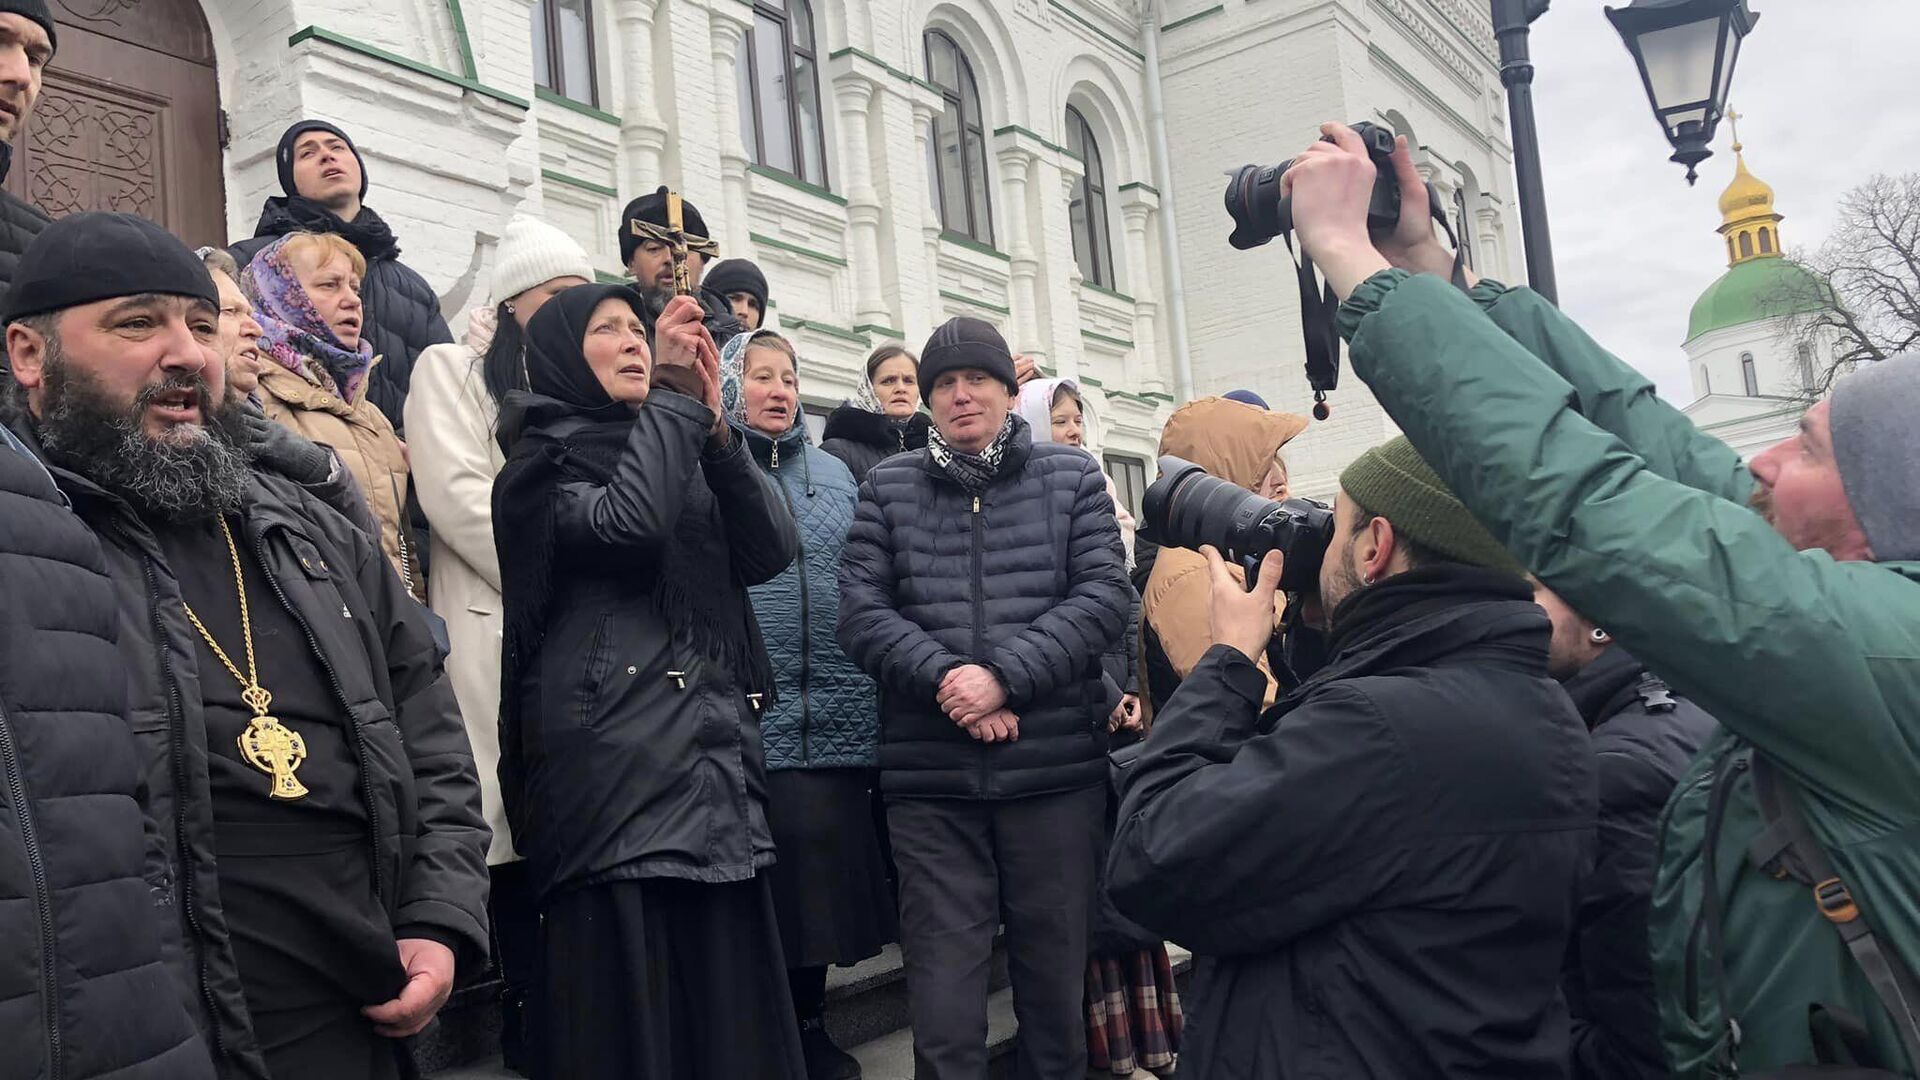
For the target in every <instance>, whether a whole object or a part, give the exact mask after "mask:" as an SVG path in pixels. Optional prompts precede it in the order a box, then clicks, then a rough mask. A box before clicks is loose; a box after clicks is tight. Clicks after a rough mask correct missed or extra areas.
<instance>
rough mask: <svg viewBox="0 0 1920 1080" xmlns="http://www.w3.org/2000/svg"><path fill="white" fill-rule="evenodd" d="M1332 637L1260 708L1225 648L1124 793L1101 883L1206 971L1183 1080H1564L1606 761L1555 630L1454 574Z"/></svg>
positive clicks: (1405, 582)
mask: <svg viewBox="0 0 1920 1080" xmlns="http://www.w3.org/2000/svg"><path fill="white" fill-rule="evenodd" d="M1335 624H1336V627H1337V629H1336V634H1335V650H1336V651H1335V653H1334V655H1333V657H1332V659H1331V660H1330V661H1329V662H1328V664H1327V666H1326V667H1324V668H1322V669H1321V670H1320V671H1319V673H1318V674H1316V675H1315V676H1314V677H1313V678H1311V679H1309V680H1307V681H1306V682H1305V683H1303V684H1302V685H1301V686H1299V687H1298V688H1297V689H1295V690H1293V691H1292V692H1290V693H1288V694H1287V695H1286V696H1285V697H1283V698H1282V699H1281V700H1280V702H1279V703H1278V704H1276V705H1275V706H1274V707H1273V708H1272V709H1270V710H1268V712H1267V713H1266V715H1264V716H1261V715H1259V709H1260V701H1261V698H1262V695H1263V693H1264V690H1265V685H1266V680H1265V678H1264V677H1263V676H1262V675H1261V673H1260V670H1259V668H1257V667H1255V666H1254V665H1253V663H1252V662H1251V661H1250V660H1248V659H1247V658H1246V657H1245V656H1242V655H1241V654H1240V653H1238V652H1237V651H1235V650H1234V649H1233V648H1232V647H1231V646H1226V645H1215V646H1213V647H1212V648H1211V649H1210V650H1209V651H1208V652H1207V653H1206V655H1205V656H1204V658H1203V659H1202V660H1201V662H1200V665H1199V666H1198V667H1197V668H1195V669H1194V671H1193V672H1192V674H1190V675H1189V676H1188V677H1187V678H1186V680H1185V681H1183V682H1182V683H1181V684H1180V688H1179V690H1177V691H1176V692H1175V693H1174V695H1173V698H1172V700H1171V701H1170V702H1169V704H1168V708H1167V709H1166V711H1164V712H1163V713H1161V714H1160V716H1159V717H1158V718H1157V719H1156V720H1155V722H1154V726H1153V732H1152V734H1150V735H1149V736H1148V737H1147V743H1146V748H1145V749H1144V750H1143V751H1142V752H1141V755H1140V758H1139V760H1138V762H1137V763H1136V764H1135V765H1134V766H1133V768H1132V769H1131V770H1130V775H1129V776H1128V778H1127V780H1126V784H1125V791H1124V798H1123V799H1122V802H1121V808H1120V824H1119V828H1118V830H1117V831H1116V834H1115V837H1114V842H1113V849H1112V853H1111V855H1110V857H1109V860H1108V873H1109V890H1110V892H1111V894H1112V896H1113V899H1114V901H1115V903H1116V905H1117V906H1118V907H1119V909H1120V911H1121V912H1122V913H1123V914H1125V915H1127V916H1128V917H1130V918H1133V919H1135V920H1138V921H1139V922H1140V923H1141V925H1143V926H1145V927H1147V928H1149V929H1152V930H1154V931H1157V932H1159V933H1161V934H1164V935H1166V936H1167V937H1169V938H1171V939H1172V940H1174V941H1177V942H1180V943H1181V944H1183V945H1186V946H1187V947H1189V948H1191V949H1192V950H1193V951H1194V952H1196V953H1199V954H1201V955H1202V956H1203V960H1202V962H1201V963H1200V964H1199V965H1198V966H1197V967H1196V975H1195V979H1194V993H1193V1002H1192V1005H1191V1007H1190V1008H1189V1010H1188V1015H1189V1016H1190V1017H1192V1018H1193V1020H1192V1022H1191V1023H1190V1025H1189V1027H1188V1028H1187V1045H1186V1048H1185V1052H1183V1053H1182V1054H1181V1056H1180V1075H1181V1076H1182V1077H1187V1078H1190V1080H1221V1078H1234V1080H1252V1078H1260V1080H1266V1078H1271V1077H1307V1076H1326V1077H1340V1078H1342V1080H1352V1078H1360V1077H1375V1078H1380V1080H1389V1078H1391V1080H1405V1078H1408V1077H1438V1076H1474V1077H1488V1078H1491V1077H1502V1078H1512V1080H1553V1078H1556V1077H1565V1076H1567V1075H1568V1065H1567V1061H1568V1023H1567V1010H1566V1005H1565V1003H1564V1002H1563V1001H1562V1000H1561V997H1560V969H1561V962H1562V959H1563V957H1564V955H1565V951H1566V943H1567V937H1568V935H1569V934H1570V933H1571V932H1572V930H1573V925H1574V914H1575V908H1576V905H1577V903H1578V896H1579V892H1580V888H1581V885H1582V883H1583V880H1584V878H1585V877H1586V874H1587V869H1588V866H1589V864H1590V862H1591V860H1592V857H1593V844H1594V765H1593V754H1592V751H1591V749H1590V748H1589V746H1588V741H1587V733H1586V726H1585V725H1584V724H1582V723H1581V722H1580V718H1579V716H1578V715H1576V714H1575V712H1574V709H1573V705H1572V703H1570V702H1569V701H1568V700H1567V697H1566V694H1565V693H1564V692H1562V691H1561V689H1560V687H1559V685H1558V684H1556V683H1555V682H1553V680H1551V679H1549V678H1548V677H1547V638H1548V632H1549V631H1548V625H1547V618H1546V615H1545V613H1543V612H1542V611H1541V610H1540V608H1539V607H1538V606H1536V605H1535V604H1534V603H1533V601H1532V598H1531V593H1530V592H1529V590H1528V589H1527V587H1526V585H1525V583H1524V582H1521V581H1520V580H1519V579H1517V578H1514V577H1511V576H1508V575H1501V574H1497V573H1496V572H1494V571H1487V570H1476V569H1471V568H1467V567H1457V566H1449V565H1446V564H1442V565H1439V566H1435V567H1432V568H1428V569H1422V570H1415V571H1412V572H1410V573H1407V574H1401V575H1397V576H1395V577H1392V578H1388V579H1387V580H1386V581H1384V582H1382V583H1380V584H1379V585H1376V586H1374V587H1372V588H1370V589H1367V590H1365V591H1364V592H1362V593H1360V594H1359V595H1358V597H1357V598H1356V599H1354V600H1353V601H1350V602H1349V604H1348V605H1342V608H1341V609H1340V610H1338V611H1337V612H1336V617H1335Z"/></svg>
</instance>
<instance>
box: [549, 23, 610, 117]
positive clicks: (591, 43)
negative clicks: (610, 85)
mask: <svg viewBox="0 0 1920 1080" xmlns="http://www.w3.org/2000/svg"><path fill="white" fill-rule="evenodd" d="M581 6H582V7H583V8H584V9H585V10H586V13H587V19H586V23H587V70H586V82H587V95H586V96H585V97H580V96H578V95H576V94H574V93H572V92H570V90H569V89H568V88H569V87H570V86H571V85H572V82H573V80H572V79H571V78H569V77H568V75H569V72H568V70H567V65H566V46H565V45H564V43H563V42H562V41H561V36H560V7H559V3H558V0H534V11H533V17H534V18H536V19H539V20H540V26H541V29H543V30H544V31H545V37H546V43H547V50H546V51H547V75H548V76H549V77H550V81H552V82H555V83H559V84H560V85H558V86H548V85H547V84H546V83H542V82H541V81H540V80H539V77H538V75H537V74H536V76H535V78H534V85H535V86H538V87H540V88H542V89H544V90H549V91H552V92H553V93H556V94H559V95H560V96H561V97H563V98H566V99H567V100H568V101H575V102H579V103H580V104H582V105H585V106H586V107H588V108H590V109H597V108H599V107H600V35H599V31H598V29H597V28H596V27H595V26H594V25H593V24H594V21H595V20H594V17H593V16H594V11H593V0H581Z"/></svg>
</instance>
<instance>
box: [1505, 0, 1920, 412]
mask: <svg viewBox="0 0 1920 1080" xmlns="http://www.w3.org/2000/svg"><path fill="white" fill-rule="evenodd" d="M1614 2H1615V4H1616V6H1618V5H1619V4H1622V3H1624V2H1625V0H1614ZM1748 7H1749V8H1750V9H1751V10H1753V11H1755V12H1757V13H1759V15H1760V16H1761V18H1760V21H1759V22H1758V23H1757V24H1756V25H1755V27H1754V30H1753V33H1752V34H1751V35H1749V36H1748V37H1747V39H1746V44H1745V47H1744V48H1743V49H1742V51H1741V54H1740V65H1739V68H1738V70H1737V71H1736V72H1735V73H1734V80H1733V93H1732V97H1731V104H1732V106H1733V108H1734V109H1735V110H1737V111H1738V112H1739V113H1740V115H1741V117H1742V119H1741V121H1740V137H1741V139H1742V141H1743V142H1744V143H1745V144H1746V148H1747V166H1748V168H1750V169H1751V170H1752V171H1753V173H1754V175H1756V176H1758V177H1759V178H1760V179H1762V180H1765V181H1766V182H1767V183H1769V184H1771V185H1773V188H1774V193H1775V198H1776V209H1777V210H1778V211H1779V212H1780V213H1782V214H1784V215H1786V221H1785V222H1784V223H1783V224H1782V225H1781V235H1782V237H1783V238H1784V240H1785V242H1786V245H1787V248H1788V250H1789V251H1792V250H1793V249H1795V248H1799V247H1813V246H1817V245H1818V243H1819V242H1820V241H1821V239H1823V238H1824V237H1825V236H1826V234H1827V231H1828V230H1829V229H1830V228H1831V227H1832V221H1833V211H1834V204H1835V203H1836V201H1837V200H1838V199H1839V197H1840V196H1841V195H1842V194H1843V193H1845V192H1846V191H1847V189H1849V188H1851V187H1853V186H1855V185H1857V184H1859V183H1860V182H1862V181H1864V180H1866V179H1867V178H1868V177H1870V176H1871V175H1873V174H1874V173H1876V172H1886V173H1899V172H1913V171H1920V103H1917V100H1916V99H1917V98H1920V89H1917V87H1916V80H1915V77H1914V73H1915V71H1916V70H1917V69H1920V68H1917V66H1916V65H1920V60H1916V52H1917V51H1920V2H1916V0H1748ZM1601 8H1602V0H1556V2H1555V3H1554V4H1553V7H1552V9H1551V10H1550V11H1548V12H1547V14H1546V15H1544V16H1543V17H1542V18H1541V19H1540V21H1539V22H1536V23H1535V24H1534V28H1533V43H1532V44H1533V59H1534V66H1535V70H1536V75H1535V82H1534V86H1535V98H1536V116H1537V118H1538V122H1539V126H1540V140H1541V144H1542V149H1541V157H1542V159H1543V160H1542V167H1543V172H1544V173H1545V177H1546V195H1547V212H1548V215H1549V217H1550V219H1551V223H1552V234H1553V247H1554V265H1555V267H1556V268H1557V269H1558V271H1559V282H1560V299H1561V303H1562V305H1563V306H1564V307H1565V308H1566V310H1567V311H1568V313H1570V314H1571V315H1573V317H1574V318H1576V319H1578V320H1579V321H1580V323H1581V324H1582V325H1584V326H1585V327H1586V328H1587V329H1588V331H1589V332H1591V333H1592V334H1593V335H1594V337H1596V338H1597V339H1599V340H1600V341H1601V342H1602V343H1603V344H1605V345H1607V346H1608V347H1609V348H1611V349H1612V350H1613V351H1614V352H1616V353H1618V354H1619V355H1620V356H1621V357H1622V358H1624V359H1626V360H1628V361H1629V362H1631V363H1633V364H1634V365H1635V366H1637V367H1639V368H1640V369H1641V370H1642V371H1644V372H1646V373H1647V374H1648V375H1650V376H1651V377H1653V378H1654V380H1655V381H1656V382H1657V383H1658V384H1659V386H1660V391H1661V393H1662V394H1664V395H1665V396H1667V397H1669V398H1672V399H1674V400H1675V401H1677V402H1681V403H1684V402H1686V401H1688V400H1690V399H1691V398H1692V385H1691V383H1690V381H1689V380H1688V378H1687V368H1686V354H1685V353H1684V352H1682V351H1681V348H1680V342H1681V339H1682V338H1684V337H1685V336H1686V328H1687V313H1688V311H1689V310H1690V309H1691V308H1692V306H1693V301H1694V300H1695V299H1697V298H1698V297H1699V296H1700V293H1701V292H1702V291H1703V290H1705V289H1706V287H1707V286H1708V285H1709V284H1711V283H1712V282H1713V280H1714V279H1715V278H1716V277H1718V276H1719V275H1720V274H1721V273H1723V272H1724V271H1725V270H1726V248H1725V247H1724V245H1723V242H1722V241H1721V239H1720V237H1719V236H1717V235H1715V233H1714V229H1715V228H1716V227H1718V226H1719V224H1720V214H1719V211H1718V209H1716V207H1715V204H1716V203H1717V202H1718V200H1719V197H1720V192H1721V191H1722V190H1724V189H1725V188H1726V186H1727V182H1728V181H1729V180H1731V179H1732V178H1733V168H1734V160H1733V154H1732V152H1731V150H1730V148H1729V144H1730V142H1731V140H1730V139H1729V137H1728V134H1727V126H1726V125H1725V124H1724V123H1723V124H1721V126H1720V132H1719V135H1718V137H1717V139H1716V142H1715V144H1714V155H1713V157H1711V158H1708V159H1707V160H1706V161H1705V162H1704V163H1702V164H1701V166H1700V182H1699V183H1698V184H1697V185H1696V186H1694V187H1692V188H1689V187H1687V182H1686V170H1684V169H1683V168H1681V167H1680V166H1679V165H1675V164H1673V163H1672V162H1669V161H1668V160H1667V155H1668V154H1670V153H1672V149H1671V147H1669V146H1668V145H1667V141H1666V138H1665V137H1664V136H1663V135H1662V134H1661V132H1660V128H1659V126H1658V125H1657V124H1655V123H1654V120H1653V113H1652V110H1651V109H1650V108H1649V107H1648V104H1647V98H1646V94H1645V92H1644V91H1643V90H1642V89H1641V86H1640V80H1639V76H1638V74H1637V73H1636V71H1635V69H1634V64H1633V59H1632V57H1631V56H1630V55H1629V54H1628V53H1627V50H1626V47H1625V45H1623V44H1622V42H1621V40H1620V36H1619V35H1618V34H1616V33H1615V32H1614V30H1613V26H1612V24H1610V23H1608V22H1607V19H1606V16H1605V15H1604V14H1603V13H1602V10H1601Z"/></svg>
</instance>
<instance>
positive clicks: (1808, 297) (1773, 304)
mask: <svg viewBox="0 0 1920 1080" xmlns="http://www.w3.org/2000/svg"><path fill="white" fill-rule="evenodd" d="M1820 292H1821V287H1820V284H1819V282H1818V280H1817V279H1815V278H1814V277H1813V275H1812V274H1810V273H1808V272H1807V270H1806V269H1805V268H1804V267H1802V266H1801V265H1800V264H1799V263H1796V262H1794V261H1793V260H1791V259H1787V258H1782V257H1778V256H1774V257H1763V258H1758V259H1752V260H1750V261H1748V262H1743V263H1740V264H1738V265H1736V266H1734V267H1733V268H1732V269H1730V270H1728V271H1727V272H1726V273H1724V274H1722V275H1720V279H1719V280H1718V281H1715V282H1714V283H1713V284H1711V285H1709V286H1707V291H1706V292H1703V293H1701V294H1700V299H1698V300H1696V301H1694V304H1693V313H1692V314H1691V315H1690V316H1689V317H1688V319H1687V340H1688V341H1692V340H1693V339H1695V338H1697V337H1700V336H1701V335H1703V334H1711V333H1713V332H1714V331H1715V330H1725V329H1727V328H1728V327H1732V326H1745V325H1747V324H1748V323H1756V322H1760V321H1762V320H1763V319H1771V318H1776V317H1779V316H1782V315H1802V314H1806V313H1808V312H1813V311H1820V310H1822V309H1823V308H1825V307H1827V304H1826V303H1823V302H1822V301H1821V300H1820V299H1819V298H1818V297H1819V294H1820Z"/></svg>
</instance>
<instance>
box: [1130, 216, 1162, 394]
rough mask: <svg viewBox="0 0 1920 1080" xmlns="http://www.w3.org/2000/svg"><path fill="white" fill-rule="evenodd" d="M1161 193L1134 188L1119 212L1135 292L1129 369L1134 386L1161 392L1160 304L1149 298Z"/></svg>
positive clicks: (1151, 292)
mask: <svg viewBox="0 0 1920 1080" xmlns="http://www.w3.org/2000/svg"><path fill="white" fill-rule="evenodd" d="M1159 207H1160V196H1158V195H1155V194H1153V193H1152V192H1150V191H1148V190H1147V189H1145V188H1134V189H1132V190H1130V191H1128V192H1126V193H1124V194H1123V195H1122V196H1121V203H1120V214H1121V218H1122V220H1123V221H1125V223H1126V230H1127V285H1128V288H1129V289H1130V291H1131V292H1132V294H1133V370H1132V371H1130V372H1128V376H1129V378H1130V380H1131V381H1132V382H1133V384H1134V387H1133V388H1134V389H1137V390H1145V391H1152V392H1156V393H1162V392H1165V390H1166V381H1165V380H1164V379H1162V378H1161V377H1160V364H1159V356H1158V355H1157V352H1158V350H1157V349H1156V348H1155V343H1156V342H1158V341H1159V338H1158V337H1157V336H1156V335H1155V328H1154V316H1155V315H1157V314H1159V310H1160V307H1159V305H1158V304H1156V303H1155V302H1154V301H1153V300H1151V299H1148V298H1149V297H1152V296H1155V295H1157V292H1156V291H1155V290H1154V289H1153V288H1152V285H1153V274H1152V266H1153V263H1152V261H1151V260H1152V256H1151V254H1150V251H1151V249H1150V247H1149V246H1148V243H1147V236H1148V230H1149V229H1151V228H1152V227H1153V215H1154V214H1156V213H1159Z"/></svg>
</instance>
